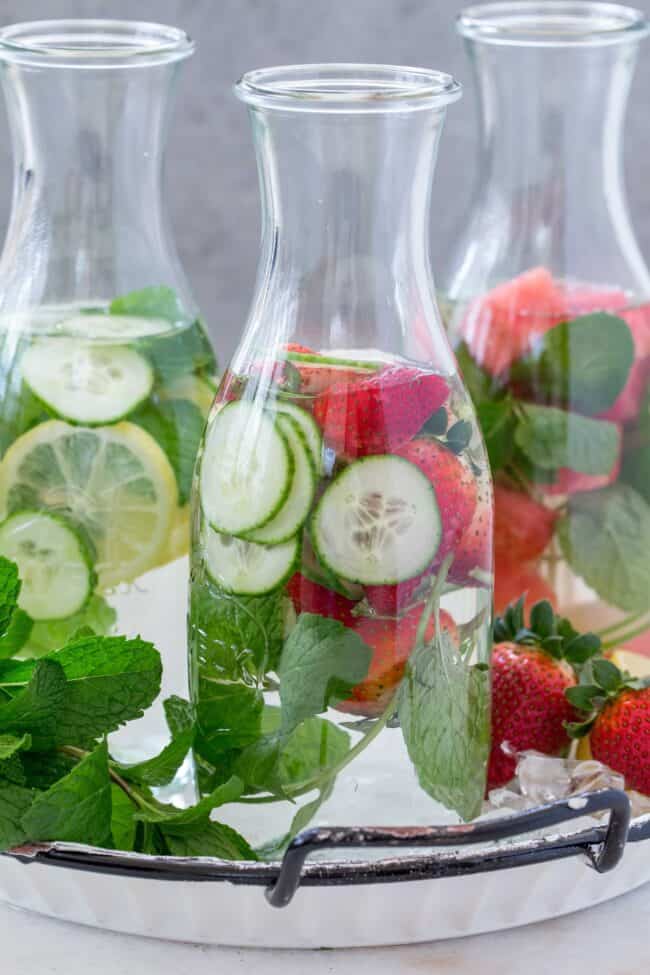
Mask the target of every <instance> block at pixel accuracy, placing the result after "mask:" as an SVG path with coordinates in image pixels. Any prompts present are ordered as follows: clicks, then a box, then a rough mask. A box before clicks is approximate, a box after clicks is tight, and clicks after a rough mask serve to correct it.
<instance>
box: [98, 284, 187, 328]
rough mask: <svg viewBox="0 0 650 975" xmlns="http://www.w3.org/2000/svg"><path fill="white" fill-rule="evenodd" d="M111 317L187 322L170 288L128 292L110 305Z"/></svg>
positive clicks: (175, 295)
mask: <svg viewBox="0 0 650 975" xmlns="http://www.w3.org/2000/svg"><path fill="white" fill-rule="evenodd" d="M109 311H110V314H111V315H135V316H137V317H138V318H165V319H167V321H168V322H183V321H187V315H186V314H185V312H184V311H183V308H182V306H181V303H180V301H179V300H178V295H177V294H176V292H175V291H174V290H173V289H172V288H167V287H165V286H164V285H161V286H159V287H149V288H141V289H140V290H139V291H130V292H129V293H128V294H126V295H122V296H121V297H120V298H114V299H113V301H112V302H111V303H110V306H109Z"/></svg>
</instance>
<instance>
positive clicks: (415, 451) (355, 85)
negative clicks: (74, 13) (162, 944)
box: [190, 65, 491, 851]
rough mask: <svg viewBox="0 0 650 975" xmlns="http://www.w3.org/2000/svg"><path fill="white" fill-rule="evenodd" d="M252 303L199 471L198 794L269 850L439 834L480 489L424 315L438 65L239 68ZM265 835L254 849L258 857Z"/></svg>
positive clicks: (472, 664)
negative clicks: (252, 160)
mask: <svg viewBox="0 0 650 975" xmlns="http://www.w3.org/2000/svg"><path fill="white" fill-rule="evenodd" d="M236 90H237V94H238V95H239V97H240V98H241V99H242V100H243V101H244V102H245V103H246V104H247V105H248V109H249V112H250V117H251V120H252V125H253V131H254V136H255V146H256V150H257V159H258V165H259V172H260V183H261V194H262V203H263V211H264V214H263V234H262V253H261V262H260V268H259V275H258V282H257V290H256V294H255V298H254V301H253V304H252V308H251V312H250V317H249V320H248V323H247V326H246V331H245V334H244V336H243V338H242V341H241V343H240V345H239V348H238V349H237V351H236V353H235V355H234V358H233V360H232V362H231V365H230V368H229V369H228V370H227V371H226V373H225V375H224V377H223V379H222V382H221V385H220V387H219V390H218V393H217V397H216V401H215V405H214V407H213V410H212V413H211V414H210V418H209V421H208V426H207V430H206V434H205V440H204V445H203V448H202V452H201V453H200V455H199V456H200V459H199V463H198V465H197V478H196V503H195V508H194V514H193V518H194V521H193V530H194V535H193V546H192V563H191V603H190V654H191V658H190V668H191V686H192V694H193V699H194V703H195V705H196V711H197V718H198V727H199V732H198V735H197V740H196V759H197V767H198V773H199V782H200V785H201V788H202V789H204V790H205V789H211V788H213V787H214V786H215V785H217V784H218V783H219V782H221V781H223V780H225V779H227V778H228V777H229V776H231V775H233V774H234V775H236V776H237V777H238V779H239V780H240V781H241V783H242V784H243V790H244V791H243V794H242V797H241V800H240V801H237V802H235V803H233V804H231V805H229V806H227V807H225V809H223V810H221V812H222V813H223V818H225V819H226V820H227V821H228V822H229V823H231V825H233V826H236V828H237V829H238V830H240V832H241V833H243V834H244V836H245V837H246V839H247V840H248V841H249V842H250V843H252V844H254V845H255V846H260V845H263V848H264V849H265V850H267V851H272V850H274V849H277V848H278V845H279V846H280V847H281V846H282V845H283V844H284V843H286V841H287V838H288V837H289V836H291V835H293V834H294V833H295V832H296V831H297V830H299V829H300V828H302V827H304V826H306V825H307V824H308V823H318V824H341V823H348V824H354V823H361V824H364V823H365V824H367V823H384V824H388V823H411V822H412V823H420V824H422V823H429V822H435V821H440V822H445V821H447V822H450V821H451V822H454V821H458V820H459V819H470V818H472V817H473V816H475V815H476V814H477V813H478V811H479V809H480V805H481V800H482V797H483V793H484V787H485V763H486V756H487V748H488V737H489V729H488V695H489V673H488V666H487V660H488V652H489V634H490V613H491V606H490V603H491V586H490V583H491V538H490V526H491V484H490V477H489V471H488V465H487V458H486V455H485V452H484V447H483V444H482V441H481V438H480V434H479V432H478V428H477V425H476V421H475V417H474V413H473V411H472V408H471V405H470V400H469V397H468V396H467V394H466V392H465V389H464V388H463V385H462V383H461V381H460V379H459V377H458V374H457V371H456V366H455V362H454V357H453V355H452V353H451V350H450V347H449V345H448V341H447V338H446V336H445V334H444V331H443V328H442V324H441V321H440V317H439V314H438V310H437V307H436V302H435V295H434V290H433V285H432V278H431V270H430V266H429V253H428V227H429V198H430V185H431V177H432V171H433V166H434V158H435V153H436V146H437V142H438V137H439V134H440V129H441V126H442V121H443V116H444V111H445V106H446V105H447V104H449V103H450V102H452V101H454V100H455V99H456V98H458V97H459V93H460V92H459V87H458V85H457V84H456V83H455V82H454V81H453V79H451V78H450V77H449V76H447V75H443V74H439V73H436V72H429V71H419V70H415V69H406V68H404V69H402V68H390V67H382V66H379V67H376V66H363V65H360V66H354V65H320V66H318V65H316V66H303V67H293V68H279V69H269V70H266V71H259V72H254V73H252V74H249V75H246V76H245V77H244V79H243V80H242V81H241V82H240V83H239V85H238V86H237V89H236ZM269 844H270V845H269Z"/></svg>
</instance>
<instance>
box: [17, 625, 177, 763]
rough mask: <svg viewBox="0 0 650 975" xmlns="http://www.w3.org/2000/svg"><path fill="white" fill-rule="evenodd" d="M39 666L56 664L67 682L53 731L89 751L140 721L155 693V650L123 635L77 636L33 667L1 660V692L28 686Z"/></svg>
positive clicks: (157, 682)
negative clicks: (127, 724) (7, 687)
mask: <svg viewBox="0 0 650 975" xmlns="http://www.w3.org/2000/svg"><path fill="white" fill-rule="evenodd" d="M44 661H53V662H54V663H57V664H59V665H60V666H61V667H62V668H63V672H64V675H65V677H66V679H67V685H66V688H65V703H64V707H63V711H62V714H61V715H60V716H59V719H58V721H57V727H56V740H57V742H59V743H60V744H63V745H79V746H80V747H82V748H85V747H88V746H90V747H92V746H93V745H94V743H95V740H96V739H97V738H99V737H101V736H103V735H105V734H107V733H108V732H110V731H115V730H117V728H119V727H120V726H121V725H122V724H124V722H126V721H131V720H134V719H135V718H140V717H142V715H143V713H144V710H145V709H146V708H148V707H149V705H150V704H151V703H152V702H153V701H154V700H155V699H156V697H157V696H158V693H159V691H160V677H161V670H162V667H161V663H160V654H159V653H158V651H157V650H156V649H155V648H154V647H153V645H152V644H151V643H147V642H146V641H144V640H141V639H140V638H139V637H135V638H134V639H132V640H127V639H126V637H123V636H105V637H100V636H85V637H81V638H79V639H78V640H73V641H72V642H71V643H69V644H68V645H67V646H65V647H63V649H62V650H58V651H56V652H55V653H50V654H48V655H47V656H46V657H42V658H41V660H40V661H38V662H37V661H33V660H25V661H21V660H0V689H1V688H2V686H3V684H4V685H10V686H12V687H16V686H19V685H20V684H21V683H27V681H29V680H30V678H31V676H32V674H33V673H34V670H35V667H36V666H37V665H38V664H40V663H43V662H44ZM26 730H28V731H29V730H31V729H29V728H27V729H26Z"/></svg>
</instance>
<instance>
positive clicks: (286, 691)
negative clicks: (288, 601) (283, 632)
mask: <svg viewBox="0 0 650 975" xmlns="http://www.w3.org/2000/svg"><path fill="white" fill-rule="evenodd" d="M371 659H372V650H371V649H370V647H368V646H367V645H366V644H365V643H364V642H363V640H362V639H361V637H359V636H358V635H357V634H356V633H355V632H354V631H353V630H350V629H348V627H346V626H344V625H343V624H342V623H340V622H339V621H338V620H334V619H327V618H325V617H323V616H318V615H316V614H315V613H301V615H300V616H299V617H298V622H297V624H296V626H295V627H294V629H293V630H292V632H291V634H290V635H289V637H288V639H287V641H286V642H285V645H284V649H283V651H282V656H281V658H280V666H279V677H280V701H281V703H282V727H283V730H284V731H285V733H286V732H289V731H290V730H292V729H293V728H296V727H297V726H298V725H299V724H300V722H301V721H303V720H304V719H305V718H310V717H312V715H315V714H319V713H320V712H322V711H325V710H326V709H327V707H328V706H329V705H330V704H331V703H332V702H333V701H340V700H344V699H345V698H346V697H347V696H348V695H349V693H350V691H351V690H352V688H353V687H354V686H355V684H358V683H359V681H361V680H363V678H364V677H365V676H366V674H367V673H368V667H369V666H370V661H371Z"/></svg>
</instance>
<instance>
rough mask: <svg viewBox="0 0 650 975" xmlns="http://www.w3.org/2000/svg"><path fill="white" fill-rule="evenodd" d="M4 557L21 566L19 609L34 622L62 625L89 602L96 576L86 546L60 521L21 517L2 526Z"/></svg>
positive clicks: (38, 514)
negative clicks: (43, 621)
mask: <svg viewBox="0 0 650 975" xmlns="http://www.w3.org/2000/svg"><path fill="white" fill-rule="evenodd" d="M0 555H4V557H5V558H7V559H11V560H12V562H15V563H16V565H17V566H18V571H19V573H20V578H21V580H22V586H21V590H20V597H19V600H18V603H19V605H20V608H21V609H23V610H24V611H25V612H26V613H28V614H29V616H31V618H32V619H33V620H60V619H65V618H66V617H67V616H72V615H73V613H78V612H79V610H80V609H82V607H83V606H84V605H85V604H86V602H87V600H88V599H89V598H90V595H91V593H92V590H93V587H94V584H95V575H94V572H93V570H92V563H91V561H90V557H89V554H88V551H87V548H86V546H85V545H84V543H83V542H82V540H81V538H80V537H79V535H78V534H77V533H76V532H75V531H74V529H72V528H71V527H70V525H68V524H67V523H66V522H65V521H63V520H62V519H61V518H59V517H57V516H56V515H52V514H47V513H46V512H44V511H17V512H16V513H15V514H13V515H11V516H10V517H9V518H7V520H6V521H4V522H3V523H2V524H1V525H0Z"/></svg>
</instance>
